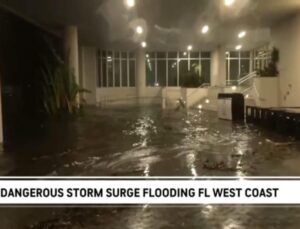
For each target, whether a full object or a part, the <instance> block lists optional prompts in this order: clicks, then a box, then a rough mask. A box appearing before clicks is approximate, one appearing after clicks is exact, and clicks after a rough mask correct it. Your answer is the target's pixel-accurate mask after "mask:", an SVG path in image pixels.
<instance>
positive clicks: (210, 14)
mask: <svg viewBox="0 0 300 229" xmlns="http://www.w3.org/2000/svg"><path fill="white" fill-rule="evenodd" d="M0 2H1V3H2V4H4V5H6V6H9V7H10V8H12V9H14V10H15V11H17V12H19V13H20V14H22V15H24V16H26V17H28V18H31V19H33V20H35V21H37V22H38V23H40V24H42V25H45V26H46V27H48V28H51V29H54V30H57V31H61V29H62V28H63V27H64V26H65V25H71V24H72V25H78V27H79V33H80V42H81V43H82V44H85V45H92V46H98V47H106V48H115V49H128V48H130V49H134V48H136V47H137V46H138V45H139V43H140V42H141V41H142V40H145V41H147V43H148V46H149V48H151V49H156V50H177V49H185V48H186V46H187V45H188V44H192V45H193V46H194V47H195V48H199V49H207V50H209V49H211V48H213V47H215V46H216V45H220V44H226V46H227V47H228V48H234V47H235V45H236V44H237V43H238V42H239V43H241V41H239V40H238V38H237V33H238V31H240V30H244V29H245V30H247V31H248V36H247V37H246V38H245V39H243V42H242V43H243V45H244V47H249V48H251V47H252V46H258V45H260V44H263V43H265V42H266V41H268V39H269V38H270V30H269V28H270V27H271V26H272V25H274V24H277V23H278V22H279V21H281V20H283V19H284V18H285V17H288V16H289V15H292V14H294V13H296V12H298V11H299V10H300V0H236V3H235V4H234V5H233V6H232V7H225V6H224V4H223V0H136V6H135V7H134V8H132V9H127V8H126V7H125V4H124V0H0ZM204 24H208V25H209V26H210V32H209V33H208V34H206V35H203V34H201V27H202V26H203V25H204ZM137 25H142V26H143V27H144V30H145V32H144V33H143V34H142V35H141V36H137V35H136V34H135V33H134V28H135V27H136V26H137Z"/></svg>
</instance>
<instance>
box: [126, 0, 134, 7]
mask: <svg viewBox="0 0 300 229" xmlns="http://www.w3.org/2000/svg"><path fill="white" fill-rule="evenodd" d="M126 5H127V6H128V7H129V8H132V7H134V6H135V0H126Z"/></svg>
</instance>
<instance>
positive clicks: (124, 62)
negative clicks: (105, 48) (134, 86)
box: [122, 60, 128, 87]
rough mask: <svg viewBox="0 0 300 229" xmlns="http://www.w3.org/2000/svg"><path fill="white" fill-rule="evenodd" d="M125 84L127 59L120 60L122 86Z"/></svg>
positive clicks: (125, 85)
mask: <svg viewBox="0 0 300 229" xmlns="http://www.w3.org/2000/svg"><path fill="white" fill-rule="evenodd" d="M127 85H128V84H127V60H122V87H127Z"/></svg>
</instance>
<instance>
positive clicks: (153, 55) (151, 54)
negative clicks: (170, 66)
mask: <svg viewBox="0 0 300 229" xmlns="http://www.w3.org/2000/svg"><path fill="white" fill-rule="evenodd" d="M147 54H148V56H149V58H155V52H149V53H147Z"/></svg>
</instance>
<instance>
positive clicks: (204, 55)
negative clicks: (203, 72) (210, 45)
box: [201, 52, 210, 58]
mask: <svg viewBox="0 0 300 229" xmlns="http://www.w3.org/2000/svg"><path fill="white" fill-rule="evenodd" d="M201 58H210V52H201Z"/></svg>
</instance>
